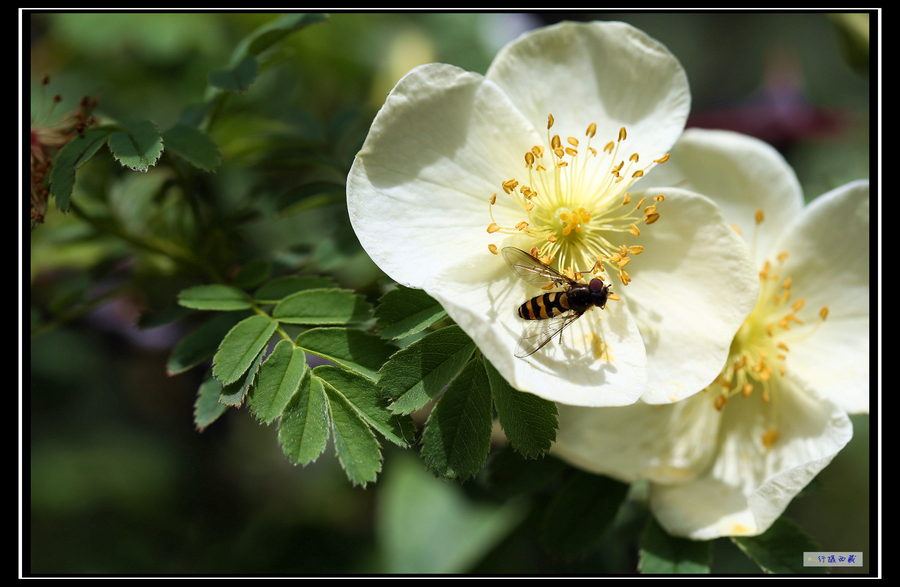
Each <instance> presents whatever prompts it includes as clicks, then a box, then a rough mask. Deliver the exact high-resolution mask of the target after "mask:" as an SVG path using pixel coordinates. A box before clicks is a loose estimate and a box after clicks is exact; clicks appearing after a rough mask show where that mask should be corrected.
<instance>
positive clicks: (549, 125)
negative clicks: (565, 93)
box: [547, 114, 553, 130]
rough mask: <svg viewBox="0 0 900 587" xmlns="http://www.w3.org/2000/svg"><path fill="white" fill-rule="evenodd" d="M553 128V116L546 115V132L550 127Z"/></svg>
mask: <svg viewBox="0 0 900 587" xmlns="http://www.w3.org/2000/svg"><path fill="white" fill-rule="evenodd" d="M551 126H553V115H552V114H548V115H547V130H550V127H551Z"/></svg>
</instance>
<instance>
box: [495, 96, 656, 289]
mask: <svg viewBox="0 0 900 587" xmlns="http://www.w3.org/2000/svg"><path fill="white" fill-rule="evenodd" d="M552 127H553V115H552V114H551V115H550V116H549V117H548V122H547V143H546V145H535V146H533V147H531V148H530V149H529V150H528V151H526V152H525V168H526V170H527V179H526V178H524V177H523V178H521V181H520V180H519V179H516V178H511V179H507V180H505V181H503V182H502V183H501V187H502V189H503V193H504V194H505V195H506V196H509V197H511V198H512V199H513V201H514V202H515V203H516V204H517V205H518V207H519V208H521V211H522V216H521V219H518V220H517V221H513V222H511V223H510V224H509V225H508V226H501V225H500V224H498V223H497V222H496V221H495V220H494V213H493V206H494V204H495V203H496V201H497V197H498V196H497V194H494V195H493V196H491V198H490V204H491V209H490V212H491V223H490V224H489V225H488V229H487V230H488V232H489V233H492V234H493V233H499V234H508V235H509V234H525V235H528V236H530V237H533V238H534V244H533V247H532V250H531V253H532V255H534V256H535V257H538V258H540V259H541V260H543V261H544V262H545V263H546V264H548V265H549V264H551V263H553V262H556V263H557V266H558V267H559V268H560V270H564V269H568V270H574V271H578V270H579V268H580V269H581V270H582V271H584V270H585V268H586V267H590V266H591V265H592V264H593V265H594V266H593V268H592V269H591V271H592V272H594V273H596V272H598V271H604V266H605V267H606V268H608V269H609V270H610V272H615V273H616V274H617V275H618V277H619V280H620V281H621V282H622V283H623V284H625V285H627V284H628V282H629V281H631V277H630V276H629V275H628V272H627V271H626V270H625V265H627V264H628V263H629V262H630V261H631V258H632V257H633V256H634V255H638V254H640V253H641V252H642V251H643V247H641V246H638V245H632V244H630V243H626V242H623V241H631V242H633V241H634V239H635V238H636V237H638V236H639V235H640V229H639V228H638V225H639V224H645V225H649V224H653V223H654V222H656V221H657V220H658V219H659V212H658V210H657V204H659V203H660V202H662V201H663V200H664V197H663V196H662V194H660V195H658V196H656V197H655V198H653V199H652V201H651V202H649V203H648V202H647V199H646V198H642V199H641V200H640V201H639V202H637V203H633V202H632V200H631V197H630V195H629V194H628V189H629V188H630V187H631V186H632V185H633V184H634V182H636V181H637V180H638V179H640V178H641V177H642V176H643V175H644V173H645V172H646V171H647V170H649V169H650V168H651V167H653V166H654V165H655V164H657V163H664V162H665V161H666V160H668V158H669V156H668V155H665V156H664V157H661V158H659V159H656V160H654V161H653V162H651V163H650V164H649V165H646V166H643V167H641V166H640V165H639V164H638V163H639V160H640V157H639V156H638V154H637V153H634V154H632V155H631V156H629V157H628V158H627V160H625V159H621V160H620V159H619V156H620V155H619V148H620V146H621V144H622V142H623V141H624V140H625V139H626V132H625V128H624V127H623V128H622V129H621V130H620V131H619V136H618V137H617V139H616V140H615V141H610V142H609V143H607V144H606V146H605V147H603V149H601V150H600V151H599V152H598V151H597V149H595V148H594V147H592V146H591V141H592V139H593V138H594V135H595V134H596V132H597V125H596V124H594V123H591V124H590V125H589V126H588V127H587V131H586V132H585V136H586V137H587V138H586V139H583V142H584V145H582V141H581V140H579V139H577V138H575V137H568V138H567V139H565V141H563V139H561V138H560V136H559V135H552V136H551V134H550V129H551V128H552ZM500 197H504V196H500ZM645 204H646V205H645ZM489 248H490V250H491V252H492V253H494V254H496V253H497V246H496V245H494V244H491V245H490V246H489Z"/></svg>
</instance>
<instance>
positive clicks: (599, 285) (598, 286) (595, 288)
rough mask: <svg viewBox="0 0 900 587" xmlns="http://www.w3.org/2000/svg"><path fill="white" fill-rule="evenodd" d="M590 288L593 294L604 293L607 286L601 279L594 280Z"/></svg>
mask: <svg viewBox="0 0 900 587" xmlns="http://www.w3.org/2000/svg"><path fill="white" fill-rule="evenodd" d="M589 287H590V288H591V293H597V292H601V291H603V290H604V289H605V287H606V286H605V285H603V282H602V281H600V280H599V279H592V280H591V283H590V285H589Z"/></svg>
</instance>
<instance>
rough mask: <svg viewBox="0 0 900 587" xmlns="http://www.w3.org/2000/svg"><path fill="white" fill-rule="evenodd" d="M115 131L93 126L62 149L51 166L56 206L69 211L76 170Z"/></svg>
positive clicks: (109, 128) (51, 183)
mask: <svg viewBox="0 0 900 587" xmlns="http://www.w3.org/2000/svg"><path fill="white" fill-rule="evenodd" d="M114 131H115V128H111V127H99V128H92V129H90V130H88V131H86V132H85V133H84V135H83V136H80V137H75V138H74V139H72V140H71V141H69V142H68V143H67V144H66V146H64V147H63V148H62V149H60V151H59V153H57V154H56V157H54V159H53V167H51V168H50V175H49V181H50V195H51V196H52V197H53V198H54V199H55V200H56V207H57V208H59V209H60V210H62V211H63V212H68V211H69V201H70V199H71V197H72V188H73V187H74V186H75V170H76V169H78V168H79V167H80V166H81V165H82V164H84V162H85V161H87V160H88V159H90V158H91V157H93V156H94V153H96V152H97V151H98V150H99V149H100V147H102V146H103V144H104V143H105V142H106V141H107V140H108V139H109V135H110V134H111V133H112V132H114Z"/></svg>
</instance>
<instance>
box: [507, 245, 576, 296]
mask: <svg viewBox="0 0 900 587" xmlns="http://www.w3.org/2000/svg"><path fill="white" fill-rule="evenodd" d="M503 258H504V259H506V264H507V265H509V267H510V269H512V270H513V272H514V273H515V274H516V275H518V276H519V277H521V278H522V279H524V280H525V281H527V282H528V283H530V284H532V285H536V286H538V287H540V288H545V287H546V286H547V284H548V283H551V284H553V285H554V286H557V287H558V286H560V285H562V284H564V283H571V282H572V280H571V279H569V278H568V277H566V276H565V275H562V274H561V273H559V272H558V271H556V270H555V269H553V268H552V267H548V266H546V265H544V264H543V263H541V262H540V260H538V259H535V258H534V257H532V256H531V255H529V254H528V253H526V252H525V251H523V250H522V249H517V248H515V247H504V248H503Z"/></svg>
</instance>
